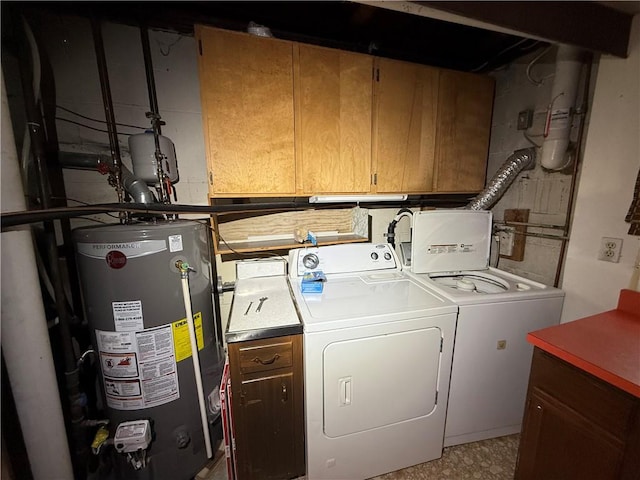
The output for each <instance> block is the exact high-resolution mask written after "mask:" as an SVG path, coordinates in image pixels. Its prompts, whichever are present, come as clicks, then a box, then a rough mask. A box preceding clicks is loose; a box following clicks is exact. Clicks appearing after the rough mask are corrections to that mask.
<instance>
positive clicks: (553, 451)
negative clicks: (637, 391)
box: [515, 391, 624, 480]
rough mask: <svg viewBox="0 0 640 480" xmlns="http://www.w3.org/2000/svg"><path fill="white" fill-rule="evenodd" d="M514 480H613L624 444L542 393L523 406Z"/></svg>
mask: <svg viewBox="0 0 640 480" xmlns="http://www.w3.org/2000/svg"><path fill="white" fill-rule="evenodd" d="M519 452H520V453H519V458H518V466H517V471H516V477H515V478H516V479H517V480H539V479H559V480H560V479H562V480H584V479H587V478H589V479H593V480H617V479H619V478H621V475H620V473H621V468H622V461H623V456H624V443H623V442H622V441H620V440H619V439H618V438H616V437H614V436H613V435H612V434H611V433H609V432H607V431H606V430H604V429H602V428H600V427H599V426H597V425H595V424H594V423H593V422H592V421H590V420H589V419H587V418H585V417H583V416H582V415H580V414H579V413H577V412H576V411H575V410H573V409H571V408H569V407H567V406H566V405H564V404H563V403H562V402H560V401H558V400H556V399H555V398H554V397H552V396H550V395H546V394H545V393H544V392H542V391H535V392H534V393H533V394H532V395H531V397H530V398H529V401H528V403H527V411H526V414H525V419H524V426H523V431H522V438H521V443H520V450H519Z"/></svg>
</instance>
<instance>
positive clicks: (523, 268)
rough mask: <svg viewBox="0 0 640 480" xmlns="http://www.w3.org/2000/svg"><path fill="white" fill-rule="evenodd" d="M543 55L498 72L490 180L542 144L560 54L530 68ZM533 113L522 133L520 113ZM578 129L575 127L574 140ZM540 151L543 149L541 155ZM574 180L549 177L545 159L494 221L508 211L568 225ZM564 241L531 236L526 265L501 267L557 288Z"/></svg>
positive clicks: (525, 175) (500, 205)
mask: <svg viewBox="0 0 640 480" xmlns="http://www.w3.org/2000/svg"><path fill="white" fill-rule="evenodd" d="M538 53H540V52H532V53H531V54H529V55H528V56H526V57H523V58H522V59H521V60H519V61H517V62H514V63H512V64H510V65H508V66H507V67H506V68H504V69H501V70H498V71H495V72H493V73H492V75H493V76H494V77H495V79H496V96H495V101H494V111H493V119H492V125H491V143H490V147H489V162H488V168H487V181H489V180H490V179H491V177H492V176H493V174H494V173H495V172H496V171H497V170H498V169H499V168H500V167H501V166H502V165H503V163H504V162H505V161H506V159H507V158H508V157H509V156H510V155H511V154H512V153H513V152H514V151H515V150H518V149H521V148H528V147H531V146H533V144H532V141H533V142H535V144H538V145H541V144H542V140H543V137H542V133H543V130H544V125H545V120H546V111H547V106H548V104H549V102H550V100H551V99H550V96H551V86H552V82H553V73H554V70H555V66H554V62H555V53H556V49H555V48H551V49H550V50H548V51H547V53H546V54H544V55H543V56H542V57H541V58H540V60H539V61H537V62H536V63H535V64H534V65H533V67H532V68H531V69H530V77H531V79H533V80H534V81H537V82H541V83H540V84H535V83H534V82H533V81H531V80H530V79H529V78H528V77H527V67H528V65H529V63H530V62H531V61H532V60H533V59H534V58H535V57H536V56H537V55H538ZM522 110H533V111H534V116H533V125H532V127H531V128H529V129H528V130H526V132H527V134H528V135H529V137H530V140H528V139H527V138H526V137H525V135H524V133H523V131H521V130H518V129H517V119H518V113H519V112H520V111H522ZM576 134H577V129H576V128H574V132H573V134H572V135H573V137H572V138H573V139H575V138H576V136H577V135H576ZM538 152H539V150H538ZM570 186H571V175H570V174H565V173H559V172H548V171H545V170H544V169H542V167H541V166H540V162H539V160H537V161H536V166H535V168H534V169H533V170H525V171H523V172H521V173H520V174H519V175H518V177H517V179H516V180H515V181H514V183H513V184H512V185H511V187H510V188H509V189H508V190H507V191H506V192H505V194H504V196H503V197H502V198H501V199H500V200H499V201H498V202H497V203H496V204H495V205H494V207H493V208H492V211H493V215H494V222H497V223H500V222H502V221H503V220H504V211H505V209H511V208H517V209H529V210H530V212H529V222H531V223H536V224H544V225H559V226H563V225H564V224H565V221H566V212H567V206H568V202H569V192H570ZM528 232H531V233H542V234H546V235H561V234H562V231H561V230H555V229H549V228H533V227H529V229H528ZM560 247H561V242H560V241H558V240H556V239H546V238H536V237H527V238H526V243H525V254H524V260H523V261H521V262H516V261H512V260H508V259H505V258H501V259H500V261H499V264H498V267H499V268H501V269H504V270H507V271H509V272H512V273H515V274H517V275H521V276H523V277H526V278H529V279H531V280H535V281H538V282H541V283H544V284H547V285H553V283H554V279H555V275H556V268H557V263H558V259H559V255H560Z"/></svg>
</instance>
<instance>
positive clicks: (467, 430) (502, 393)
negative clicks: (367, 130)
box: [410, 210, 564, 446]
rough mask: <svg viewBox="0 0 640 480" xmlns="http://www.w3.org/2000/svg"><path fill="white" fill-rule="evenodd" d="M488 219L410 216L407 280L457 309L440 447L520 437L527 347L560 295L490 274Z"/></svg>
mask: <svg viewBox="0 0 640 480" xmlns="http://www.w3.org/2000/svg"><path fill="white" fill-rule="evenodd" d="M491 220H492V214H491V212H489V211H473V210H428V211H422V212H418V213H416V214H414V217H413V233H412V246H411V268H410V270H411V276H412V277H413V278H415V279H416V280H418V281H421V282H422V283H423V284H424V285H427V286H429V287H431V288H433V289H435V290H436V291H438V292H439V293H440V294H441V295H443V296H445V297H446V298H448V299H450V300H451V301H453V302H455V303H456V304H457V305H458V306H459V311H458V321H457V327H456V338H455V346H454V354H453V367H452V371H451V385H450V391H449V406H448V411H447V421H446V426H445V439H444V446H450V445H458V444H462V443H467V442H474V441H478V440H484V439H487V438H493V437H499V436H502V435H509V434H512V433H517V432H519V431H520V429H521V424H522V417H523V413H524V403H525V398H526V392H527V384H528V378H529V370H530V366H531V357H532V353H533V347H532V346H531V345H530V344H528V343H527V341H526V335H527V333H528V332H530V331H533V330H538V329H541V328H545V327H548V326H551V325H554V324H557V323H559V322H560V315H561V313H562V303H563V300H564V292H563V291H562V290H560V289H557V288H553V287H549V286H546V285H543V284H541V283H537V282H533V281H531V280H527V279H525V278H522V277H519V276H517V275H513V274H511V273H508V272H505V271H502V270H498V269H496V268H490V267H489V253H490V247H491Z"/></svg>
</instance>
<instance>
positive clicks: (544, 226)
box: [494, 220, 565, 230]
mask: <svg viewBox="0 0 640 480" xmlns="http://www.w3.org/2000/svg"><path fill="white" fill-rule="evenodd" d="M494 223H495V224H496V225H525V226H527V227H535V228H549V229H552V230H564V229H565V225H547V224H544V223H530V222H513V221H511V220H508V221H506V220H505V221H502V222H494Z"/></svg>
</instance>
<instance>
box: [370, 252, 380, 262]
mask: <svg viewBox="0 0 640 480" xmlns="http://www.w3.org/2000/svg"><path fill="white" fill-rule="evenodd" d="M377 259H378V254H377V253H376V252H372V253H371V260H377Z"/></svg>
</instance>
